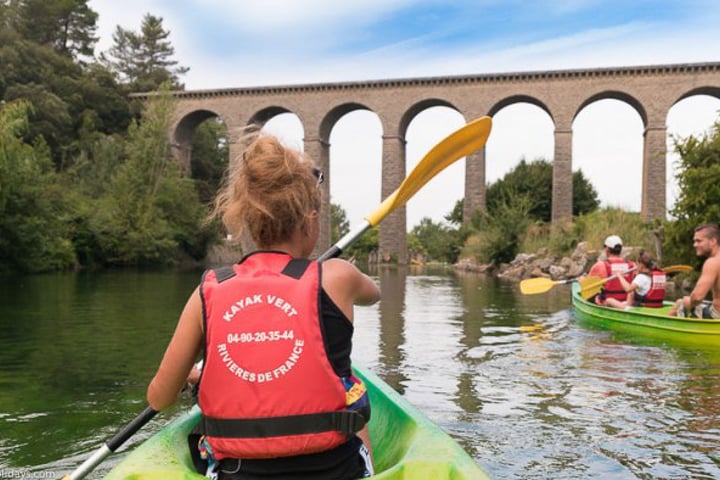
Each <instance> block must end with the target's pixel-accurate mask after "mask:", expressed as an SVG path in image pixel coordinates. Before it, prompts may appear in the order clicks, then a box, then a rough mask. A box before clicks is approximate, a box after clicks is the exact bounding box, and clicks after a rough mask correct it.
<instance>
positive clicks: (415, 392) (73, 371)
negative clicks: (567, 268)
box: [0, 268, 720, 479]
mask: <svg viewBox="0 0 720 480" xmlns="http://www.w3.org/2000/svg"><path fill="white" fill-rule="evenodd" d="M371 274H372V275H373V276H374V278H375V279H376V280H377V281H378V282H379V283H380V286H381V290H382V295H383V299H382V301H381V302H380V303H379V304H377V305H375V306H372V307H363V308H359V309H358V310H357V318H356V335H355V343H354V354H353V357H354V360H355V361H356V362H358V363H362V364H363V365H364V366H366V367H367V368H368V369H370V370H372V371H374V372H375V373H377V374H378V375H379V376H380V377H381V378H383V379H384V380H385V381H386V382H388V383H389V384H390V385H391V386H392V387H393V388H395V389H396V390H397V391H399V392H400V393H401V394H403V395H404V396H405V397H406V398H407V399H408V400H409V401H410V402H411V403H413V404H414V405H415V406H417V407H418V408H419V409H420V410H422V411H423V412H424V413H425V414H427V415H428V416H429V417H430V418H431V419H432V420H433V421H434V422H436V423H437V424H439V425H440V426H441V427H442V428H443V429H444V430H446V431H447V432H448V433H449V434H450V435H451V436H453V437H454V438H455V439H456V440H457V441H458V442H459V443H460V444H461V445H462V446H463V447H464V448H465V449H466V450H467V451H468V452H469V453H470V454H471V455H472V456H473V458H475V459H476V461H477V462H478V463H479V464H480V465H481V466H482V467H483V468H484V469H485V470H486V471H487V472H488V473H489V474H490V475H491V476H492V477H493V478H496V479H587V478H612V479H636V478H640V479H651V478H652V479H654V478H661V479H680V478H707V479H711V478H720V454H718V453H717V452H718V446H719V445H720V417H719V414H720V349H712V348H707V349H700V348H697V347H695V348H688V347H683V346H680V345H671V344H658V343H656V342H654V341H651V340H650V339H644V338H640V337H629V336H623V335H620V334H617V333H613V332H608V331H603V330H596V329H591V328H588V327H586V326H583V325H579V324H578V323H577V320H576V318H575V317H574V315H573V313H572V310H571V308H570V298H569V295H570V293H569V289H568V288H567V287H566V286H557V287H555V288H553V289H552V290H551V291H550V292H548V293H545V294H541V295H522V294H520V292H519V291H518V288H517V285H514V284H510V283H504V282H502V281H499V280H497V279H494V278H486V277H482V276H477V275H460V274H456V273H453V272H451V271H447V270H436V271H432V270H413V269H404V268H383V269H380V270H378V271H374V272H371ZM198 278H199V273H198V272H186V273H177V272H140V271H112V272H103V273H97V274H88V273H77V274H74V273H62V274H51V275H34V276H13V277H5V278H0V328H1V330H0V478H56V477H61V476H62V475H64V474H66V473H68V472H70V471H72V470H73V469H74V468H76V467H77V466H78V465H79V464H80V463H82V461H83V460H85V459H86V458H87V457H88V455H89V454H91V453H92V452H93V451H95V449H96V448H97V447H98V446H99V445H100V444H102V442H104V441H105V440H106V439H107V438H109V437H110V436H111V435H113V434H114V433H115V432H116V431H117V430H118V429H119V428H120V427H121V426H123V425H125V424H126V423H127V422H128V421H129V420H131V419H132V418H133V417H134V416H135V415H137V414H138V413H139V412H140V411H141V410H142V409H143V408H144V406H145V402H144V393H145V387H146V385H147V382H148V381H149V379H150V378H151V377H152V375H153V373H154V370H155V368H156V367H157V364H158V362H159V360H160V357H161V356H162V353H163V351H164V349H165V346H166V345H167V342H168V340H169V338H170V335H171V334H172V331H173V329H174V326H175V322H176V319H177V315H178V314H179V312H180V310H181V309H182V306H183V304H184V302H185V300H186V299H187V296H188V295H189V293H190V292H191V291H192V290H193V288H194V287H195V286H196V284H197V282H198ZM186 404H187V402H186V403H185V405H186ZM185 405H181V406H179V407H177V408H176V409H175V410H174V411H170V412H164V413H163V414H161V415H159V416H157V417H156V418H155V419H154V420H153V421H152V422H151V423H150V424H149V425H147V426H146V427H145V428H143V429H142V430H141V431H140V432H139V433H137V434H136V435H135V436H134V437H133V438H132V439H131V440H130V441H129V442H128V443H129V446H130V447H132V445H133V444H136V443H137V442H138V441H141V440H142V439H143V438H146V437H147V436H148V435H150V434H151V433H152V432H154V431H156V430H158V429H159V428H160V427H161V426H162V425H163V424H164V423H166V422H167V421H168V419H169V418H170V417H172V415H174V414H176V413H177V411H179V409H180V408H183V407H184V406H185ZM121 450H124V448H123V449H121ZM122 455H123V453H122V451H121V452H120V453H118V454H116V455H114V456H112V457H111V458H109V459H107V460H106V461H105V462H104V463H103V464H101V465H100V466H99V467H98V469H97V470H96V471H95V472H94V473H93V474H92V475H91V476H90V478H101V477H102V474H103V473H104V472H107V470H108V469H109V468H110V467H111V466H112V465H113V464H114V463H116V462H117V461H118V459H119V458H120V457H121V456H122Z"/></svg>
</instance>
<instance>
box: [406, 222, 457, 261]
mask: <svg viewBox="0 0 720 480" xmlns="http://www.w3.org/2000/svg"><path fill="white" fill-rule="evenodd" d="M456 233H457V231H456V230H454V229H452V228H449V227H447V226H446V225H444V224H443V223H441V222H433V221H432V219H430V218H428V217H423V218H422V219H420V223H419V224H418V225H416V226H414V227H413V229H412V230H411V231H410V234H411V235H412V236H413V237H415V238H416V239H417V240H418V242H419V243H420V245H422V247H423V250H424V252H425V253H426V255H427V256H428V257H429V260H435V261H439V262H450V263H454V262H455V261H456V260H457V255H458V252H459V245H460V243H459V242H458V237H457V235H456Z"/></svg>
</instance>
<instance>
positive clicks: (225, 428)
mask: <svg viewBox="0 0 720 480" xmlns="http://www.w3.org/2000/svg"><path fill="white" fill-rule="evenodd" d="M366 423H367V420H366V419H365V417H364V416H363V415H361V414H360V413H359V412H355V411H352V410H343V411H339V412H324V413H309V414H304V415H288V416H284V417H265V418H213V417H206V416H203V417H202V418H201V420H200V422H199V423H198V424H197V426H196V427H195V431H197V433H202V434H203V435H207V436H209V437H217V438H267V437H284V436H288V435H302V434H306V433H322V432H333V431H336V432H340V433H345V434H347V435H351V434H353V433H355V432H358V431H360V430H362V428H363V427H364V426H365V424H366Z"/></svg>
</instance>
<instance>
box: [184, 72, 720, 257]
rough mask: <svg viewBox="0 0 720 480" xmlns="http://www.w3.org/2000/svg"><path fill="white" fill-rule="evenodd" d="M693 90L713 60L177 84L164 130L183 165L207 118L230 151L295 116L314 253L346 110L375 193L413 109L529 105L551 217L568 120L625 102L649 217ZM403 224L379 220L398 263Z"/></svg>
mask: <svg viewBox="0 0 720 480" xmlns="http://www.w3.org/2000/svg"><path fill="white" fill-rule="evenodd" d="M698 94H705V95H711V96H714V97H718V98H720V62H716V63H693V64H676V65H652V66H637V67H617V68H596V69H585V70H579V69H578V70H559V71H543V72H539V71H538V72H519V73H502V74H482V75H463V76H447V77H428V78H406V79H390V80H376V81H358V82H341V83H323V84H306V85H283V86H265V87H248V88H229V89H218V90H195V91H182V92H175V93H174V95H175V97H176V99H177V106H176V111H175V120H174V124H173V126H172V129H171V132H170V136H171V142H172V144H173V145H174V146H175V147H176V149H175V154H176V156H177V158H178V160H179V161H181V162H182V163H184V164H185V165H189V160H190V148H191V144H192V135H193V132H194V129H195V128H196V127H197V125H198V124H200V123H201V122H202V121H204V120H206V119H208V118H210V117H220V118H221V119H222V121H223V122H224V124H225V125H226V127H227V130H228V135H229V139H230V155H231V156H233V157H234V156H235V155H237V154H238V150H239V149H240V145H239V143H237V140H238V138H239V137H240V136H241V134H242V132H243V129H244V128H245V127H246V126H247V125H249V124H257V125H262V124H264V123H265V122H267V121H268V120H269V119H271V118H272V117H273V116H275V115H278V114H282V113H286V112H290V113H294V114H296V115H297V117H298V118H299V120H300V122H301V123H302V125H303V128H304V135H305V137H304V139H303V142H304V144H303V145H304V150H305V152H306V153H307V154H309V155H310V156H311V157H312V158H314V159H315V161H316V162H317V163H318V164H319V166H320V167H321V168H322V169H323V170H324V172H325V178H326V181H325V183H324V187H323V188H324V193H325V195H324V202H325V204H324V206H323V207H324V212H326V216H325V217H324V218H323V229H322V233H321V236H320V240H319V243H318V250H319V251H324V250H325V249H326V248H327V247H328V246H329V238H330V222H329V213H328V212H329V211H330V209H329V197H330V195H329V192H330V190H329V189H330V182H331V181H332V175H331V172H330V170H329V167H330V158H329V146H330V145H329V138H330V133H331V131H332V128H333V126H334V125H335V123H336V122H337V121H338V120H339V119H340V118H341V117H342V116H343V115H345V114H347V113H349V112H351V111H353V110H357V109H365V110H370V111H372V112H374V113H375V114H376V115H377V116H378V118H379V120H380V122H381V125H382V131H383V136H382V185H381V193H382V197H383V198H385V197H386V196H387V195H389V194H390V193H392V192H393V191H394V190H395V189H396V188H397V187H398V186H399V185H400V183H401V182H402V180H403V179H404V178H405V175H406V171H405V170H406V168H405V163H406V162H405V134H406V131H407V129H408V125H409V124H410V122H411V120H412V119H413V118H414V117H415V116H416V115H417V114H418V113H419V112H421V111H422V110H424V109H427V108H429V107H433V106H447V107H450V108H453V109H455V110H457V111H458V112H460V113H461V114H462V115H463V116H464V118H465V119H466V120H471V119H474V118H476V117H479V116H482V115H490V116H492V115H493V114H495V113H496V112H498V111H499V110H500V109H502V108H503V107H506V106H508V105H511V104H514V103H518V102H524V103H530V104H533V105H537V106H538V107H540V108H541V109H543V110H544V111H545V112H547V113H548V115H549V116H550V118H551V119H552V121H553V124H554V127H555V133H554V137H555V138H554V144H555V146H554V158H553V159H552V161H553V193H552V219H553V222H557V221H562V220H564V219H568V218H570V217H571V216H572V135H573V131H572V125H573V120H574V119H575V117H576V116H577V115H578V113H579V112H580V111H581V110H582V109H583V108H584V107H586V106H587V105H589V104H590V103H592V102H595V101H597V100H602V99H616V100H620V101H623V102H626V103H627V104H629V105H631V106H632V107H633V108H634V109H635V110H636V111H637V113H638V114H639V116H640V118H641V120H642V122H643V125H644V148H643V158H642V162H643V169H642V171H643V174H642V215H643V217H644V218H645V219H646V220H649V219H654V218H661V217H664V215H665V210H666V205H665V188H666V186H665V178H666V176H665V173H666V172H665V170H666V166H665V165H666V158H665V157H666V136H667V128H666V118H667V115H668V110H669V109H670V108H671V107H672V106H673V105H674V104H675V103H677V102H678V101H680V100H682V99H684V98H686V97H689V96H692V95H698ZM485 161H486V159H485V151H484V149H483V150H482V151H478V152H476V153H474V154H473V155H470V156H469V157H467V159H466V162H465V165H466V167H465V203H464V205H465V209H464V214H465V217H466V218H468V215H469V214H470V213H471V212H472V211H474V210H475V209H477V208H483V207H484V205H485V186H486V185H485V184H486V181H485ZM378 204H379V200H378ZM373 207H374V206H369V210H368V211H371V210H370V209H371V208H373ZM405 231H406V215H405V209H404V208H403V209H400V210H399V211H396V212H393V213H392V214H391V215H389V216H388V217H387V218H386V219H385V220H384V221H383V223H382V225H381V228H380V250H381V251H380V254H381V256H382V257H384V258H388V257H390V258H393V259H395V260H397V261H398V262H401V263H404V262H406V261H407V254H406V247H405Z"/></svg>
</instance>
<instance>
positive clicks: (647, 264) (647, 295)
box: [605, 250, 667, 308]
mask: <svg viewBox="0 0 720 480" xmlns="http://www.w3.org/2000/svg"><path fill="white" fill-rule="evenodd" d="M617 278H618V280H619V281H620V285H621V286H622V288H623V290H625V292H626V293H627V299H626V300H625V301H624V302H621V301H619V300H615V299H614V298H608V299H606V300H605V305H606V306H608V307H613V308H628V306H637V307H651V308H660V307H662V306H663V300H664V299H665V282H666V281H667V277H666V276H665V272H663V271H662V269H661V268H660V267H659V266H658V265H657V263H656V262H655V260H654V259H653V258H652V256H651V255H650V254H649V253H648V252H646V251H645V250H640V255H638V274H637V275H635V278H633V280H632V282H628V281H627V280H626V279H625V276H624V275H618V277H617Z"/></svg>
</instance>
